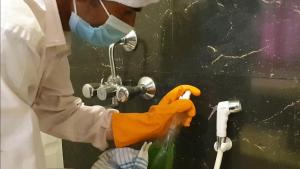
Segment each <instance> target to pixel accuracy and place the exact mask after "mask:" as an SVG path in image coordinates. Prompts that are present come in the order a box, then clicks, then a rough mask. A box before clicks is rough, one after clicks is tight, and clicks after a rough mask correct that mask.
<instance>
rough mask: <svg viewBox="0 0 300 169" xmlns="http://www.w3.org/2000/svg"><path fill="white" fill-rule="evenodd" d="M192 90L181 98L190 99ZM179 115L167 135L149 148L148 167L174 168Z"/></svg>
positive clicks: (151, 168) (149, 168)
mask: <svg viewBox="0 0 300 169" xmlns="http://www.w3.org/2000/svg"><path fill="white" fill-rule="evenodd" d="M190 95H191V92H190V91H186V92H185V93H184V95H183V96H181V97H180V98H179V99H189V98H190ZM178 124H179V120H178V117H176V116H175V117H173V119H172V122H171V124H170V128H169V130H168V132H167V135H166V137H165V138H163V139H162V140H156V141H155V142H154V143H153V144H152V145H151V147H150V148H149V151H148V154H149V163H148V169H173V163H174V156H175V137H176V135H177V134H178V133H179V130H180V127H179V125H178Z"/></svg>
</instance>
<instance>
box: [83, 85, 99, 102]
mask: <svg viewBox="0 0 300 169" xmlns="http://www.w3.org/2000/svg"><path fill="white" fill-rule="evenodd" d="M99 86H100V84H99V83H87V84H85V85H83V87H82V94H83V96H84V97H85V98H88V99H90V98H92V97H93V96H96V95H97V88H99Z"/></svg>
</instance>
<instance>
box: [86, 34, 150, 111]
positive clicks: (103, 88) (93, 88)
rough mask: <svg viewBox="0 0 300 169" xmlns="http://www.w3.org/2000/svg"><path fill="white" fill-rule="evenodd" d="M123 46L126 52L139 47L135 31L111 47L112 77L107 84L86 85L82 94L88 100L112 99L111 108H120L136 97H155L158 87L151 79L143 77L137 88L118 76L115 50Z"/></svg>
mask: <svg viewBox="0 0 300 169" xmlns="http://www.w3.org/2000/svg"><path fill="white" fill-rule="evenodd" d="M117 45H121V46H122V47H123V48H124V50H125V51H132V50H134V49H135V48H136V45H137V36H136V33H135V31H131V32H130V33H128V34H127V35H126V36H125V37H124V38H122V39H121V40H120V41H118V42H117V43H114V44H111V45H110V46H109V63H110V70H111V75H110V76H109V77H108V79H107V81H106V82H103V79H102V80H101V83H90V84H85V85H84V86H83V88H82V93H83V95H84V97H86V98H92V97H94V96H97V97H98V99H99V100H102V101H104V100H107V99H112V105H111V106H113V107H114V106H118V103H119V102H126V101H127V100H129V99H130V98H133V97H134V96H136V95H140V96H142V97H143V98H144V99H151V98H153V97H154V96H155V92H156V87H155V83H154V81H153V80H152V79H151V78H150V77H142V78H141V79H140V80H139V82H138V84H137V86H124V85H123V84H122V79H121V77H120V76H118V75H117V74H116V69H115V62H114V48H115V46H117Z"/></svg>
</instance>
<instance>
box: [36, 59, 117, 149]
mask: <svg viewBox="0 0 300 169" xmlns="http://www.w3.org/2000/svg"><path fill="white" fill-rule="evenodd" d="M50 57H53V56H50ZM54 57H55V56H54ZM52 65H53V68H52V69H51V70H50V72H48V73H46V74H45V75H44V78H43V80H42V82H41V86H40V89H39V92H38V95H37V98H36V100H35V103H34V105H33V109H34V110H35V112H36V113H37V115H38V117H39V121H40V128H41V130H42V131H43V132H45V133H48V134H50V135H54V136H56V137H60V138H63V139H67V140H71V141H75V142H87V143H92V144H93V145H94V146H95V147H97V148H99V149H101V150H104V149H105V148H107V147H108V144H107V140H110V139H112V129H111V115H112V113H114V112H117V110H114V109H105V108H104V107H102V106H85V105H84V104H83V102H82V101H81V99H80V98H77V97H74V96H73V93H74V92H73V88H72V84H71V81H70V69H69V63H68V58H67V57H66V56H62V57H60V58H59V59H56V60H55V63H53V64H52Z"/></svg>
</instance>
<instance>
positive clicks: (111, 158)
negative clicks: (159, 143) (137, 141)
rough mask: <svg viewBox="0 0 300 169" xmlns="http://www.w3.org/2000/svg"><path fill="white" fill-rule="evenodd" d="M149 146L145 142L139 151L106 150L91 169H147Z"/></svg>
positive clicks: (124, 149) (130, 149)
mask: <svg viewBox="0 0 300 169" xmlns="http://www.w3.org/2000/svg"><path fill="white" fill-rule="evenodd" d="M151 144H152V143H147V142H145V143H144V145H143V146H142V148H141V150H140V151H139V150H134V149H132V148H115V149H110V150H107V151H105V152H104V153H102V154H101V155H100V156H99V159H98V161H96V162H95V163H94V165H93V166H92V168H91V169H147V167H148V149H149V147H150V145H151Z"/></svg>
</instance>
